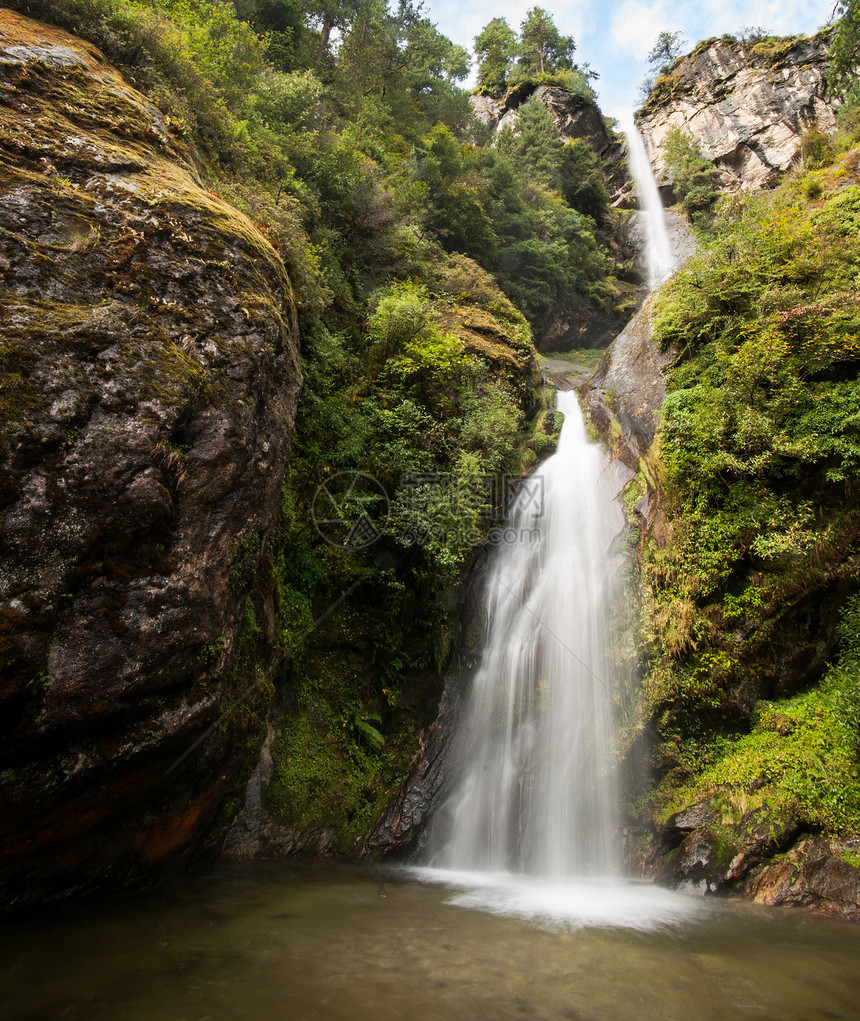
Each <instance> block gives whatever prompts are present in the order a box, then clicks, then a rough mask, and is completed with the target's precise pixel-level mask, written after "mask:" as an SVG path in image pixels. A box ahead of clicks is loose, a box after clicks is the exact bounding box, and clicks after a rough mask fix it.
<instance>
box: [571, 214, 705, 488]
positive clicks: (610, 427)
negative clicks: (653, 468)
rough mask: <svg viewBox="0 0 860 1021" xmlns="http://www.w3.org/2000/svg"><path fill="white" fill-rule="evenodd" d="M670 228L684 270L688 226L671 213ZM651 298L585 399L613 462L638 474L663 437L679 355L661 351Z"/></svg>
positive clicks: (609, 353)
mask: <svg viewBox="0 0 860 1021" xmlns="http://www.w3.org/2000/svg"><path fill="white" fill-rule="evenodd" d="M639 215H640V214H636V213H634V214H633V216H632V217H631V219H630V224H629V226H628V237H629V240H630V241H631V243H633V244H634V245H635V246H636V247H637V248H638V249H639V250H640V251H642V250H643V249H644V245H645V231H644V227H643V226H642V225H641V223H640V222H639ZM665 217H666V227H667V230H668V232H669V241H670V244H671V249H672V256H673V258H674V260H675V263H676V265H678V266H680V265H683V263H684V262H686V261H687V259H689V258H690V256H691V255H692V254H693V252H694V251H695V242H694V241H693V238H692V235H691V234H690V231H689V228H688V225H687V222H686V220H684V218H683V217H682V216H679V215H678V214H677V213H673V212H671V211H670V210H667V211H666V213H665ZM650 312H651V298H650V297H646V299H645V301H644V303H643V304H642V305H641V307H640V308H639V311H638V312H637V313H636V315H634V317H633V318H632V319H631V320H630V322H629V323H628V324H627V325H626V326H625V327H624V329H623V330H622V331H621V333H620V334H619V335H618V336H617V337H616V338H615V340H613V342H612V343H611V344H610V345H609V347H608V348H607V350H606V354H605V355H604V356H603V358H601V360H600V364H599V365H598V366H597V368H596V369H595V371H594V374H593V375H592V376H591V378H590V379H588V380H587V381H586V382H585V383H584V384H583V385H582V386H580V387H579V393H580V396H581V397H582V400H583V403H584V405H585V413H586V416H587V417H588V419H589V421H590V422H591V424H592V425H593V426H594V428H595V429H596V430H597V432H598V434H599V435H600V437H601V439H602V440H603V442H604V443H606V445H607V446H608V447H609V448H610V449H611V450H612V453H613V456H614V457H615V458H617V459H618V460H619V461H621V462H622V463H623V464H624V465H625V466H626V467H627V468H630V469H632V470H633V471H636V470H637V469H638V467H639V460H640V458H643V457H645V455H646V454H647V452H648V448H649V447H650V446H651V443H652V442H653V440H654V436H655V434H656V431H657V413H658V412H659V410H660V408H661V407H662V404H663V401H664V400H665V397H666V385H665V382H664V376H665V373H666V370H667V369H668V367H669V365H671V363H672V362H673V361H674V359H675V357H676V355H677V352H676V351H674V350H668V351H661V350H660V349H659V348H658V347H657V345H656V344H655V343H654V339H653V337H652V335H651V322H650Z"/></svg>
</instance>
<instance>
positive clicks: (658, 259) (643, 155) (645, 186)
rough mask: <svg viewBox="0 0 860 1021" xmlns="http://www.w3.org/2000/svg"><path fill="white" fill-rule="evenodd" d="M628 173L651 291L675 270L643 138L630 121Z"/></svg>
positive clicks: (628, 130) (667, 233) (660, 203)
mask: <svg viewBox="0 0 860 1021" xmlns="http://www.w3.org/2000/svg"><path fill="white" fill-rule="evenodd" d="M625 135H626V137H627V152H628V157H629V159H628V163H629V166H630V173H631V174H632V175H633V180H634V182H635V183H636V195H637V198H638V200H639V208H640V210H641V215H642V217H643V219H644V221H645V260H646V265H647V269H648V289H649V290H651V291H653V290H654V289H655V288H656V287H659V286H660V284H662V283H663V282H664V281H666V280H668V278H669V277H670V276H671V275H672V273H673V272H674V271H675V265H676V263H675V259H674V257H673V255H672V246H671V243H670V241H669V232H668V231H667V229H666V218H665V215H664V212H663V202H662V200H661V199H660V192H659V191H658V189H657V181H656V179H655V177H654V171H653V169H652V167H651V160H650V159H649V158H648V153H647V151H646V149H645V143H644V141H643V140H642V136H641V135H640V134H639V131H638V130H637V128H636V125H635V124H633V122H632V121H631V123H630V125H629V127H628V128H627V129H626V131H625Z"/></svg>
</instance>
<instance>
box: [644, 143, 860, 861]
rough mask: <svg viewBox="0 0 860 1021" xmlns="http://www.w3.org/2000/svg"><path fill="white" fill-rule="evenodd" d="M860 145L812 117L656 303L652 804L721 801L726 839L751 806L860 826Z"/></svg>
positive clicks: (647, 629) (779, 823) (774, 829)
mask: <svg viewBox="0 0 860 1021" xmlns="http://www.w3.org/2000/svg"><path fill="white" fill-rule="evenodd" d="M856 142H857V138H856V135H854V136H853V137H852V135H851V134H850V132H848V133H846V132H845V131H843V134H842V135H841V137H840V139H838V140H834V139H829V138H827V137H826V136H823V135H822V133H821V132H818V131H817V130H816V129H814V128H812V129H810V130H809V131H808V132H807V134H806V136H804V138H803V140H802V146H801V155H800V157H799V160H798V166H797V169H796V170H794V171H793V172H791V173H790V174H789V175H787V176H786V178H785V179H784V181H783V183H782V184H781V185H780V186H779V187H778V188H777V189H776V190H774V191H772V192H767V193H757V194H737V195H733V196H724V197H723V198H722V199H721V200H720V202H719V203H718V205H717V210H716V214H715V215H714V216H713V217H712V218H708V217H702V218H701V219H700V221H699V223H700V226H701V228H702V230H701V231H700V236H699V242H700V250H699V253H698V254H697V255H696V256H695V257H694V258H692V259H691V260H690V261H689V262H688V263H687V264H686V265H685V266H684V268H683V269H682V270H681V271H679V272H678V274H677V275H676V276H675V278H674V279H673V280H672V281H671V282H670V283H669V284H668V285H667V286H666V287H664V288H663V290H662V291H661V293H660V294H659V295H658V297H657V299H656V301H655V303H654V310H653V329H654V334H655V338H656V339H657V341H658V342H659V343H660V344H661V345H663V346H664V347H667V348H668V347H672V348H673V349H674V350H675V351H677V358H676V360H675V362H674V364H673V366H672V368H671V370H670V372H669V375H668V389H669V394H668V396H667V399H666V402H665V404H664V407H663V411H662V421H661V425H660V429H659V433H658V438H657V442H656V444H655V447H654V448H653V449H652V451H651V454H650V455H649V462H648V465H647V470H648V471H649V472H650V474H651V477H652V479H654V480H656V482H657V484H658V486H659V491H660V493H661V501H662V504H661V507H660V509H659V511H658V519H657V520H658V522H659V524H658V525H655V527H654V528H653V530H652V532H651V533H650V536H649V538H648V541H647V542H646V544H645V547H644V553H643V565H644V571H643V576H644V580H645V582H646V585H645V592H646V597H645V604H646V605H645V614H644V635H645V640H646V647H647V650H648V652H647V657H648V661H649V662H648V676H647V690H646V698H647V704H648V714H649V716H650V718H651V719H652V720H654V721H655V722H656V724H657V726H658V728H659V731H660V734H661V736H662V745H661V747H660V749H659V753H658V758H659V766H660V773H661V776H662V780H661V785H660V787H659V789H658V792H657V803H658V814H659V815H660V817H662V818H665V816H666V815H667V814H669V813H670V812H672V811H677V810H679V809H680V808H682V807H684V805H688V804H690V803H691V802H695V801H701V800H702V799H706V798H710V799H711V802H710V804H711V808H712V809H714V810H715V811H716V810H718V814H719V815H720V818H721V819H722V820H723V823H724V824H725V825H727V826H731V827H734V829H733V830H732V839H733V840H734V841H735V843H734V844H733V846H734V847H735V850H737V847H738V846H740V845H739V844H738V841H739V840H740V842H741V844H742V843H743V841H742V840H741V838H740V837H739V836H738V834H739V832H740V831H739V830H738V827H739V826H740V821H741V820H742V819H746V820H750V819H754V820H755V825H756V826H757V827H761V826H765V828H768V827H769V832H771V833H772V834H776V835H777V836H774V837H773V844H772V851H775V850H779V847H780V846H781V845H780V839H787V838H786V837H785V834H786V832H787V831H786V829H785V827H786V826H787V825H788V823H787V820H791V826H790V827H789V829H790V831H791V833H792V834H793V833H796V832H797V831H801V832H807V833H808V832H812V833H821V832H823V833H825V834H830V835H839V836H841V837H843V838H844V837H856V836H857V835H858V833H860V760H858V733H860V731H858V726H860V718H858V712H860V669H858V661H857V649H856V646H857V633H858V627H860V619H858V615H857V597H856V594H855V593H856V591H857V588H858V584H860V560H858V552H860V549H858V541H859V540H860V509H859V508H858V502H857V493H856V479H857V477H858V471H860V378H858V376H860V295H858V290H857V279H858V273H860V241H858V239H860V145H857V144H856ZM839 146H841V151H837V149H838V147H839ZM688 155H689V154H688ZM696 172H697V173H698V171H696ZM779 834H782V837H779ZM778 837H779V839H778Z"/></svg>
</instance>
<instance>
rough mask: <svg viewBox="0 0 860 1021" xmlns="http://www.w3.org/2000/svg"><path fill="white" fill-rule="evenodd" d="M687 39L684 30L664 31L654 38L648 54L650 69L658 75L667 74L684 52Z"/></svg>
mask: <svg viewBox="0 0 860 1021" xmlns="http://www.w3.org/2000/svg"><path fill="white" fill-rule="evenodd" d="M686 46H687V40H686V39H685V38H684V34H683V32H668V31H665V30H664V31H662V32H661V33H660V34H659V35H658V36H657V38H656V39H655V40H654V45H653V46H652V47H651V52H650V53H649V54H648V69H649V70H650V72H651V73H652V74H654V75H656V76H657V77H659V76H660V75H662V74H666V73H667V72H668V71H669V68H670V67H671V66H672V64H674V63H675V61H676V60H677V59H678V57H680V56H681V54H682V53H683V52H684V50H685V48H686Z"/></svg>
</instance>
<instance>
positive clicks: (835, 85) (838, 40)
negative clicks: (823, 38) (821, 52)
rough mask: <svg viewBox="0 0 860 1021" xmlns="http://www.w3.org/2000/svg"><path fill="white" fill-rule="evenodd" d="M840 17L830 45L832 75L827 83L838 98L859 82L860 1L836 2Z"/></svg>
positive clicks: (837, 13)
mask: <svg viewBox="0 0 860 1021" xmlns="http://www.w3.org/2000/svg"><path fill="white" fill-rule="evenodd" d="M833 13H834V16H836V15H838V16H839V21H838V22H837V25H836V34H835V35H834V36H833V42H832V43H831V45H830V54H829V55H830V75H829V77H828V79H827V83H828V85H829V86H830V89H831V91H832V92H833V93H834V94H835V95H837V96H845V94H846V92H849V91H851V87H852V85H855V83H856V80H857V67H858V64H860V0H836V7H835V8H834V12H833Z"/></svg>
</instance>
